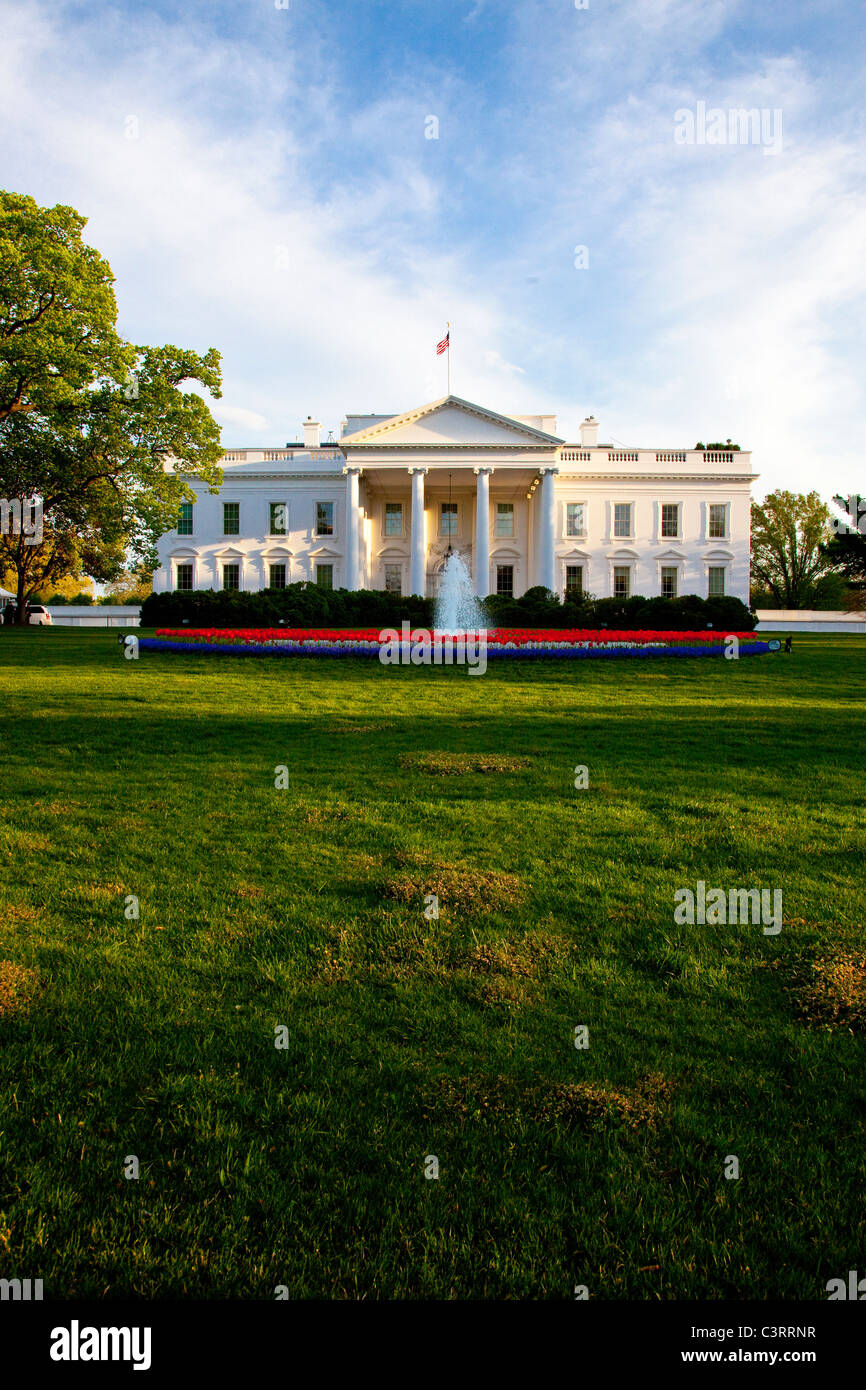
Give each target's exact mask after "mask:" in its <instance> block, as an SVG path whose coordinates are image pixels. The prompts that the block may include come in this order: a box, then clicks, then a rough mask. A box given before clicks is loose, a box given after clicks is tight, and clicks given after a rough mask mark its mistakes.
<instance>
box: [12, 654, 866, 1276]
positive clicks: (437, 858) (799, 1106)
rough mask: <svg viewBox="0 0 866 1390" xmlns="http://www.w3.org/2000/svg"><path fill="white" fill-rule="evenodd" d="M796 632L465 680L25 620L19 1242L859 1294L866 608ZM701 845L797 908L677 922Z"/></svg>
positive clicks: (60, 1254) (18, 815)
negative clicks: (738, 919)
mask: <svg viewBox="0 0 866 1390" xmlns="http://www.w3.org/2000/svg"><path fill="white" fill-rule="evenodd" d="M794 646H795V650H794V653H793V655H791V656H785V655H784V654H781V653H779V654H777V655H773V656H764V657H758V658H752V659H748V660H743V661H740V662H733V661H731V662H729V661H723V660H718V661H695V662H689V661H677V660H671V661H659V662H652V663H646V664H644V663H640V662H635V663H631V662H624V663H622V664H619V663H615V662H598V663H597V664H596V663H592V662H580V663H574V664H568V663H550V664H544V665H541V664H538V665H536V664H534V663H533V664H532V665H523V664H515V665H514V666H513V667H509V665H508V664H507V663H504V662H497V663H493V664H491V667H490V669H489V670H488V672H487V674H486V675H485V676H484V678H483V679H467V677H466V675H465V672H463V671H457V670H441V669H436V668H431V669H426V668H418V669H414V668H400V667H391V668H384V667H381V666H379V665H378V663H375V664H374V663H372V662H358V663H355V662H350V661H346V660H344V661H339V662H338V661H333V662H329V661H327V660H317V661H298V662H292V661H290V660H273V661H264V660H258V661H252V660H251V661H250V662H244V661H238V660H232V659H226V658H221V657H185V656H164V655H151V654H142V657H141V659H140V660H139V661H138V662H131V661H126V660H124V659H123V657H122V655H121V651H120V648H119V646H118V644H117V640H116V634H115V633H111V632H100V631H76V630H74V629H62V628H57V629H54V630H49V629H30V630H26V629H25V630H23V631H21V632H18V631H12V630H9V629H3V630H2V631H0V691H2V697H3V703H2V711H3V724H2V738H3V776H2V807H0V816H2V819H0V1276H2V1277H10V1278H11V1277H19V1278H26V1277H33V1278H42V1279H43V1280H44V1281H45V1291H46V1297H55V1298H84V1297H95V1298H102V1297H106V1298H109V1297H130V1296H131V1297H136V1296H139V1297H148V1298H154V1297H167V1298H180V1297H199V1298H228V1297H232V1298H245V1299H268V1298H272V1297H273V1293H274V1289H275V1287H276V1286H277V1285H286V1286H287V1287H288V1288H289V1290H290V1293H291V1296H292V1297H327V1298H337V1299H344V1298H348V1299H355V1298H421V1297H434V1298H446V1299H447V1298H461V1299H463V1298H510V1299H525V1298H541V1299H569V1298H572V1297H573V1290H574V1286H575V1284H586V1285H587V1286H588V1288H589V1292H590V1296H591V1297H593V1298H611V1299H624V1298H634V1299H659V1298H661V1299H694V1298H701V1299H703V1298H709V1299H722V1298H734V1299H736V1298H766V1299H770V1298H794V1297H800V1298H807V1299H811V1298H824V1297H826V1294H825V1291H824V1286H825V1283H826V1281H827V1280H828V1279H829V1278H832V1277H837V1276H840V1275H841V1276H844V1275H845V1274H846V1271H847V1270H848V1269H851V1268H861V1267H862V1264H863V1259H864V1250H866V1241H864V1214H863V1213H864V1208H863V1200H862V1194H863V1190H864V1184H866V1142H864V1140H866V1097H864V1090H863V1075H864V1071H866V1037H864V1031H863V1030H864V1025H866V1005H864V989H866V985H864V979H866V971H864V957H863V921H864V892H866V878H864V873H863V865H864V862H866V859H864V850H866V835H864V821H863V811H862V794H863V785H864V776H863V774H864V745H863V735H862V730H863V713H864V703H866V641H864V640H863V639H862V638H856V637H855V638H851V637H827V636H820V637H815V638H814V639H812V638H797V639H795V644H794ZM578 764H585V765H586V766H587V767H588V768H589V778H590V785H589V788H588V789H587V790H576V789H575V787H574V780H575V779H574V769H575V767H576V766H577V765H578ZM280 765H286V766H287V767H288V769H289V787H288V789H287V790H276V789H275V777H276V769H277V768H278V767H279V766H280ZM699 879H703V880H705V881H706V883H707V884H708V886H721V887H724V888H731V887H750V886H753V885H754V886H757V887H765V888H770V889H774V888H781V889H782V890H783V894H784V917H785V925H784V928H783V930H782V932H781V933H780V934H779V935H778V936H767V935H764V934H763V932H762V930H761V927H760V926H751V925H748V926H728V927H721V926H706V927H688V926H677V925H675V924H674V920H673V911H674V893H675V891H676V890H677V889H678V888H682V887H692V888H694V886H695V884H696V882H697V881H698V880H699ZM431 894H435V895H436V896H437V897H438V899H439V916H438V918H437V917H436V916H435V915H431V914H433V906H432V905H431V903H432V900H431V899H430V895H431ZM131 896H134V897H135V898H137V899H138V902H139V916H138V918H137V919H136V918H135V916H134V915H133V906H134V905H132V904H131V903H130V901H129V899H130V897H131ZM581 1025H584V1026H586V1027H587V1028H588V1030H589V1032H588V1041H589V1046H588V1047H586V1048H580V1049H578V1048H577V1047H576V1046H575V1029H576V1028H578V1027H580V1026H581ZM277 1030H280V1031H277ZM276 1043H280V1044H281V1045H280V1046H276V1045H275V1044H276ZM130 1155H135V1156H136V1157H137V1158H138V1160H139V1162H140V1176H139V1178H138V1180H128V1179H127V1178H126V1177H125V1176H124V1164H125V1162H126V1160H127V1157H128V1156H130ZM430 1155H435V1156H436V1157H437V1158H438V1161H439V1178H438V1180H434V1179H430V1180H428V1179H427V1178H425V1167H426V1168H428V1170H429V1167H430V1165H429V1164H428V1163H427V1159H428V1156H430ZM728 1155H736V1156H737V1157H738V1158H739V1162H740V1177H739V1179H738V1180H728V1179H726V1178H725V1176H724V1171H725V1162H726V1158H727V1156H728Z"/></svg>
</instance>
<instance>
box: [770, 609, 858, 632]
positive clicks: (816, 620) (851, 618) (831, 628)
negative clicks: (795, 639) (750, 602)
mask: <svg viewBox="0 0 866 1390" xmlns="http://www.w3.org/2000/svg"><path fill="white" fill-rule="evenodd" d="M755 612H756V614H757V616H758V628H757V630H758V632H866V613H837V612H833V611H831V610H828V611H827V612H826V613H822V612H821V610H820V609H817V608H756V609H755Z"/></svg>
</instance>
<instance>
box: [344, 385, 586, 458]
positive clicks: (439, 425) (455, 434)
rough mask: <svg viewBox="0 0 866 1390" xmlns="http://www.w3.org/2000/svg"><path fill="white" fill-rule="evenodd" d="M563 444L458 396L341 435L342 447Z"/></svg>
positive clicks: (482, 446) (536, 446)
mask: <svg viewBox="0 0 866 1390" xmlns="http://www.w3.org/2000/svg"><path fill="white" fill-rule="evenodd" d="M561 443H562V440H561V439H557V437H556V436H555V435H552V434H545V433H544V432H543V431H542V430H537V429H534V428H533V427H532V426H531V425H524V424H522V423H521V422H520V421H519V420H513V419H511V418H510V417H509V416H507V415H498V414H497V413H496V412H495V411H493V410H486V409H485V408H484V407H483V406H480V405H473V404H472V402H471V401H464V400H461V399H460V397H459V396H446V397H444V398H443V399H442V400H440V401H433V402H431V403H430V404H429V405H422V406H419V407H418V408H417V409H416V410H410V411H407V412H406V413H405V414H404V415H395V416H394V417H393V418H392V419H390V420H384V421H381V422H378V423H377V424H375V425H373V426H372V427H371V428H370V429H366V430H359V431H358V433H357V434H350V435H346V436H344V438H343V439H341V440H340V445H341V447H342V448H349V449H358V448H362V449H363V448H377V449H391V448H402V447H404V446H406V447H409V448H412V447H415V448H428V449H430V448H434V449H435V448H449V447H451V448H461V447H467V446H468V447H470V448H471V447H472V446H473V445H474V446H476V447H479V448H488V449H489V448H504V449H508V448H511V449H531V448H535V449H539V448H544V449H554V448H557V447H558V446H559V445H560V444H561Z"/></svg>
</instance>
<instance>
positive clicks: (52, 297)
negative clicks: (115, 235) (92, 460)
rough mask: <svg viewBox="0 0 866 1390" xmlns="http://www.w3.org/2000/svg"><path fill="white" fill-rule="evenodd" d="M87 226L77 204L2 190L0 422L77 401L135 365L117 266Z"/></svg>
mask: <svg viewBox="0 0 866 1390" xmlns="http://www.w3.org/2000/svg"><path fill="white" fill-rule="evenodd" d="M85 225H86V219H85V218H83V217H82V216H81V215H80V214H79V213H77V212H76V211H75V209H74V208H70V207H63V206H58V207H54V208H41V207H39V206H38V204H37V203H36V202H35V201H34V200H33V198H29V197H27V196H26V195H24V194H21V193H6V192H3V191H2V190H0V421H2V420H5V419H6V418H8V417H9V416H10V415H12V414H15V413H18V412H29V411H31V410H41V411H45V410H51V409H53V408H54V407H55V406H58V405H61V404H68V403H74V402H75V400H76V398H77V397H78V396H79V395H80V393H81V392H82V391H85V390H86V389H87V387H88V386H89V385H91V383H92V382H94V381H95V380H97V378H98V377H100V376H102V375H104V374H105V373H106V372H109V373H112V374H114V375H120V376H122V375H123V374H124V373H125V371H126V370H128V369H129V366H130V363H129V361H128V360H127V358H128V354H127V350H126V347H125V345H124V343H123V342H122V340H121V339H120V338H119V337H118V335H117V333H116V331H115V326H114V325H115V320H116V318H117V306H116V304H115V300H114V290H113V289H112V285H113V283H114V277H113V276H112V274H111V267H110V266H109V264H108V262H107V261H106V260H103V258H102V257H101V256H100V255H99V253H98V252H97V251H94V250H93V248H92V247H90V246H86V245H85V244H84V242H83V241H82V239H81V233H82V231H83V229H84V227H85Z"/></svg>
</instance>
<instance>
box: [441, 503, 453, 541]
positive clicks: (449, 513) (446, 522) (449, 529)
mask: <svg viewBox="0 0 866 1390" xmlns="http://www.w3.org/2000/svg"><path fill="white" fill-rule="evenodd" d="M439 534H440V536H456V535H457V503H456V502H443V503H442V511H441V514H440V522H439Z"/></svg>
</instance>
